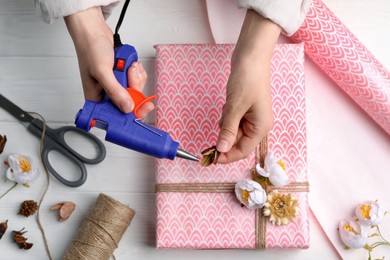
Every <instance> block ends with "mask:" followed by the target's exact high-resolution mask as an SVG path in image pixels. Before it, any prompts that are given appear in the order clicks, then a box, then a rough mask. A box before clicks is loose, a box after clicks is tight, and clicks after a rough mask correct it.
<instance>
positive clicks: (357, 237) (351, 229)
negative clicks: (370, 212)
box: [339, 219, 368, 248]
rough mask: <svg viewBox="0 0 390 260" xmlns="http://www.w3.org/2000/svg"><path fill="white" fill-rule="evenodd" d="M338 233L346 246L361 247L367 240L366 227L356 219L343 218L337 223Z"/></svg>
mask: <svg viewBox="0 0 390 260" xmlns="http://www.w3.org/2000/svg"><path fill="white" fill-rule="evenodd" d="M339 234H340V238H341V240H342V241H343V242H344V244H345V245H346V246H347V247H350V248H361V247H363V246H364V245H365V244H366V242H367V238H368V229H367V228H366V227H365V226H363V225H360V224H359V223H357V222H356V221H353V220H350V219H343V220H342V221H341V222H340V225H339Z"/></svg>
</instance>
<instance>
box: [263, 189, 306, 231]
mask: <svg viewBox="0 0 390 260" xmlns="http://www.w3.org/2000/svg"><path fill="white" fill-rule="evenodd" d="M298 213H299V207H298V200H296V199H294V198H293V197H292V196H291V194H282V193H280V192H278V191H273V192H271V193H270V194H268V195H267V201H266V203H265V204H264V210H263V215H264V216H266V217H269V221H271V223H272V224H276V225H278V226H281V225H287V224H288V223H289V222H290V221H291V220H292V219H294V218H295V217H296V216H298Z"/></svg>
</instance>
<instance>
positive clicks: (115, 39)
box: [114, 0, 130, 48]
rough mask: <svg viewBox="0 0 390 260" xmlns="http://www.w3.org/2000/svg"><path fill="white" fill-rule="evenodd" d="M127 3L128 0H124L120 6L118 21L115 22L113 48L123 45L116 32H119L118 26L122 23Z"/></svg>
mask: <svg viewBox="0 0 390 260" xmlns="http://www.w3.org/2000/svg"><path fill="white" fill-rule="evenodd" d="M129 3H130V0H126V1H125V4H124V5H123V7H122V11H121V14H120V16H119V19H118V22H117V24H116V27H115V33H114V48H116V47H119V46H122V45H123V44H122V41H121V37H120V36H119V33H118V32H119V28H120V27H121V25H122V22H123V19H124V18H125V14H126V10H127V6H128V5H129Z"/></svg>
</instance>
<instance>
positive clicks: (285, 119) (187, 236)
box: [156, 44, 309, 249]
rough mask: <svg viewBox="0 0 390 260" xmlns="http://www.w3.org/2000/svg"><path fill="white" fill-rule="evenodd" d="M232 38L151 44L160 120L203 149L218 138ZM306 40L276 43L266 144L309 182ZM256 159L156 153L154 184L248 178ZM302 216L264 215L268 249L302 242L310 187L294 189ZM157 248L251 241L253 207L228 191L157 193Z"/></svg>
mask: <svg viewBox="0 0 390 260" xmlns="http://www.w3.org/2000/svg"><path fill="white" fill-rule="evenodd" d="M233 50H234V45H224V44H221V45H211V44H210V45H197V44H193V45H158V46H156V52H157V54H156V94H157V108H156V120H157V126H158V127H159V128H161V129H164V130H166V131H168V132H169V133H170V134H171V135H172V137H173V138H174V139H176V140H179V141H180V142H181V147H183V148H184V149H186V150H187V151H189V152H190V153H193V154H198V155H199V156H200V151H202V150H203V149H205V148H208V147H210V146H212V145H214V144H215V142H216V140H217V136H218V132H219V127H218V122H219V119H220V116H221V111H222V106H223V104H224V103H225V99H226V97H225V95H226V93H225V92H226V83H227V79H228V77H229V74H230V58H231V55H232V52H233ZM303 58H304V52H303V45H302V44H281V45H278V46H277V48H276V49H275V51H274V54H273V58H272V65H271V82H272V83H271V85H272V88H271V93H272V98H273V112H274V118H275V124H274V128H273V130H272V131H271V133H270V134H269V136H268V143H269V148H270V149H271V150H272V151H273V152H274V153H275V155H276V156H278V157H279V158H281V159H282V160H283V161H284V162H285V163H286V165H287V168H288V174H289V178H290V180H291V181H292V182H306V181H307V171H306V169H307V167H306V117H305V115H306V114H305V108H306V107H305V89H304V72H303ZM254 162H255V158H254V153H252V154H251V155H250V156H249V157H248V158H246V159H244V160H241V161H238V162H235V163H232V164H227V165H221V164H217V165H213V166H211V167H208V168H204V167H201V166H200V165H199V164H197V163H194V162H189V161H186V160H180V159H177V160H174V161H170V160H158V161H157V177H156V178H157V183H158V184H167V183H213V182H214V183H216V182H217V183H218V182H219V183H221V182H223V183H225V182H237V181H238V180H241V179H244V178H250V170H251V168H252V167H253V166H254ZM292 194H293V195H294V196H296V197H297V198H298V199H299V201H300V204H299V205H300V206H299V207H300V208H299V212H300V214H299V216H298V217H297V218H296V219H294V220H293V221H292V222H291V223H289V224H288V225H286V226H275V225H272V224H270V223H269V222H267V224H266V234H265V247H266V248H307V247H308V246H309V219H308V196H307V195H308V194H307V192H292ZM156 206H157V221H156V239H157V247H158V248H166V247H168V248H197V249H200V248H202V249H203V248H214V249H216V248H248V249H252V248H255V245H256V243H255V211H254V210H249V209H247V208H245V207H241V205H240V203H239V202H238V200H237V199H236V197H235V195H234V193H233V192H230V193H191V192H184V193H182V192H158V193H157V195H156Z"/></svg>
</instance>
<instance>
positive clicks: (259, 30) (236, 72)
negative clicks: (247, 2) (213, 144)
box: [217, 10, 281, 163]
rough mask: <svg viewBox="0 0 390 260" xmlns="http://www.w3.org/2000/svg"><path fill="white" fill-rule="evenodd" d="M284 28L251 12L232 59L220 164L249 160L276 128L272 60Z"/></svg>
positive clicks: (218, 145) (220, 146)
mask: <svg viewBox="0 0 390 260" xmlns="http://www.w3.org/2000/svg"><path fill="white" fill-rule="evenodd" d="M280 31H281V29H280V27H279V26H278V25H276V24H274V23H273V22H271V21H270V20H268V19H265V18H263V17H262V16H261V15H259V14H258V13H256V12H255V11H253V10H248V12H247V15H246V17H245V21H244V24H243V26H242V29H241V33H240V37H239V40H238V42H237V45H236V48H235V50H234V53H233V57H232V69H231V74H230V77H229V80H228V83H227V97H226V104H225V106H224V108H223V113H222V118H221V121H220V127H221V131H220V134H219V137H218V140H217V150H218V151H219V152H221V155H220V157H219V159H218V163H230V162H233V161H237V160H240V159H243V158H245V157H246V156H248V155H249V154H250V152H252V151H253V150H254V149H255V147H256V146H257V145H258V144H259V142H260V141H261V139H263V137H265V136H266V135H267V133H268V131H269V130H270V129H271V128H272V125H273V115H272V102H271V94H270V82H269V81H270V61H271V57H272V52H273V50H274V48H275V45H276V41H277V39H278V37H279V34H280Z"/></svg>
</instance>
